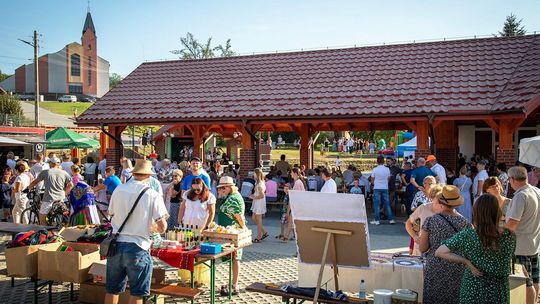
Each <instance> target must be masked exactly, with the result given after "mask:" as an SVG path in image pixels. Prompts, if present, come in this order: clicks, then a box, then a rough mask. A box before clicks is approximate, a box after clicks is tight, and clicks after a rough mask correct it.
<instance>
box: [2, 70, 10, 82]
mask: <svg viewBox="0 0 540 304" xmlns="http://www.w3.org/2000/svg"><path fill="white" fill-rule="evenodd" d="M9 76H11V75H8V74H4V73H2V70H0V81H4V80H5V79H6V78H8V77H9Z"/></svg>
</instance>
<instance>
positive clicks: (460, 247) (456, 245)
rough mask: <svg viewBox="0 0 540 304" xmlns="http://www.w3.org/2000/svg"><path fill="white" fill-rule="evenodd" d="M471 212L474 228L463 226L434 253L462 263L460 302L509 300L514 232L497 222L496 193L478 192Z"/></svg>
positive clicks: (514, 244)
mask: <svg viewBox="0 0 540 304" xmlns="http://www.w3.org/2000/svg"><path fill="white" fill-rule="evenodd" d="M473 214H474V217H473V222H474V226H475V229H472V228H468V229H465V230H463V231H461V232H460V233H458V234H456V235H455V236H453V237H452V238H450V239H448V240H446V241H444V242H443V245H441V247H439V249H437V251H436V252H435V255H436V256H437V257H439V258H442V259H445V260H447V261H450V262H452V263H457V264H463V265H465V267H466V269H465V273H464V275H463V278H462V279H461V289H460V293H459V303H462V304H465V303H478V304H483V303H485V304H488V303H490V304H491V303H501V304H506V303H509V302H510V292H509V286H508V276H509V275H510V271H511V261H512V255H513V253H514V250H515V248H516V236H515V235H514V234H513V233H512V232H510V230H508V229H506V228H503V227H501V226H500V225H499V221H500V218H501V216H502V212H501V210H500V208H499V204H498V202H497V198H496V197H495V196H493V195H491V194H484V195H482V196H480V197H479V198H478V199H477V200H476V203H475V204H474V207H473Z"/></svg>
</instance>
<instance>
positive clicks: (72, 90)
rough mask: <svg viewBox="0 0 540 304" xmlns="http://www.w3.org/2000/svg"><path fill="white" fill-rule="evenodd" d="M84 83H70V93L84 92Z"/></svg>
mask: <svg viewBox="0 0 540 304" xmlns="http://www.w3.org/2000/svg"><path fill="white" fill-rule="evenodd" d="M82 92H83V91H82V84H70V85H69V93H72V94H82Z"/></svg>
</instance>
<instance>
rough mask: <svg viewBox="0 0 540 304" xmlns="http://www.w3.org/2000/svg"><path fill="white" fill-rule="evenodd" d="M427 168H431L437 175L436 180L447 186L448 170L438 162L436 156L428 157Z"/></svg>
mask: <svg viewBox="0 0 540 304" xmlns="http://www.w3.org/2000/svg"><path fill="white" fill-rule="evenodd" d="M426 166H427V167H428V168H430V169H431V171H433V173H435V174H437V176H436V177H435V178H436V179H437V182H439V184H440V185H443V186H444V185H446V170H445V169H444V167H443V166H441V164H439V163H438V162H437V158H436V157H435V155H428V157H427V158H426Z"/></svg>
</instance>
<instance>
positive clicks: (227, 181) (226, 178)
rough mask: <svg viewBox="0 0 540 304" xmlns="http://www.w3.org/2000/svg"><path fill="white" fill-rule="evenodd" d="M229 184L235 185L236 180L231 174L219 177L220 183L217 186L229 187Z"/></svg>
mask: <svg viewBox="0 0 540 304" xmlns="http://www.w3.org/2000/svg"><path fill="white" fill-rule="evenodd" d="M227 186H235V184H234V180H233V178H232V177H230V176H222V177H221V178H220V179H219V184H218V185H217V187H218V188H221V187H227Z"/></svg>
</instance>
